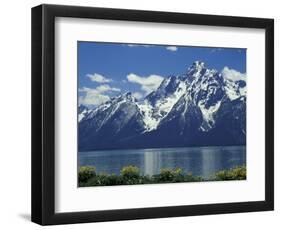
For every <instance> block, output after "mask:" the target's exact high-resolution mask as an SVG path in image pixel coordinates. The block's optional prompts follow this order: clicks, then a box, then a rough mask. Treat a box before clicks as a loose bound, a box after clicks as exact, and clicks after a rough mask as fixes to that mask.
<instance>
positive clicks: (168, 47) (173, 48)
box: [166, 46, 178, 52]
mask: <svg viewBox="0 0 281 230" xmlns="http://www.w3.org/2000/svg"><path fill="white" fill-rule="evenodd" d="M166 49H167V50H169V51H172V52H175V51H177V50H178V47H176V46H167V47H166Z"/></svg>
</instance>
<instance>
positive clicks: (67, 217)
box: [31, 5, 274, 225]
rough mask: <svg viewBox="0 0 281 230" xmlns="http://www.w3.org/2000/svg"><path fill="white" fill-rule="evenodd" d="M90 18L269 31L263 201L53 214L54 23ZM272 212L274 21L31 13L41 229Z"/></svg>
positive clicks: (35, 184)
mask: <svg viewBox="0 0 281 230" xmlns="http://www.w3.org/2000/svg"><path fill="white" fill-rule="evenodd" d="M56 17H71V18H89V19H108V20H124V21H138V22H155V23H173V24H192V25H210V26H227V27H241V28H261V29H265V36H266V38H265V43H266V44H265V47H266V50H265V76H266V77H265V92H266V98H265V101H266V105H265V119H266V120H265V123H266V129H265V132H266V133H265V143H266V147H265V200H264V201H254V202H253V201H251V202H239V203H220V204H204V205H188V206H186V205H185V206H184V205H183V206H172V207H156V208H137V209H121V210H107V211H87V212H72V213H55V151H54V150H55V46H54V41H55V40H54V37H55V30H54V28H55V18H56ZM273 209H274V20H273V19H263V18H247V17H230V16H214V15H201V14H185V13H171V12H153V11H139V10H124V9H110V8H93V7H77V6H61V5H40V6H36V7H34V8H32V210H31V213H32V221H33V222H35V223H38V224H41V225H53V224H71V223H84V222H99V221H116V220H130V219H143V218H162V217H178V216H194V215H205V214H221V213H237V212H252V211H267V210H273Z"/></svg>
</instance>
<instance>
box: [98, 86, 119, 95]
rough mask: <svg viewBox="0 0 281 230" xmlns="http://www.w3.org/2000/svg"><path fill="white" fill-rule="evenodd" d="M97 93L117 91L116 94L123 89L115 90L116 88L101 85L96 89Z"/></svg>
mask: <svg viewBox="0 0 281 230" xmlns="http://www.w3.org/2000/svg"><path fill="white" fill-rule="evenodd" d="M96 90H97V91H99V92H101V93H102V92H106V91H115V92H120V91H121V89H119V88H114V87H110V86H109V85H100V86H98V87H97V88H96Z"/></svg>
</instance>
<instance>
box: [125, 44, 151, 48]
mask: <svg viewBox="0 0 281 230" xmlns="http://www.w3.org/2000/svg"><path fill="white" fill-rule="evenodd" d="M126 45H127V46H129V47H145V48H148V47H151V46H153V45H146V44H126Z"/></svg>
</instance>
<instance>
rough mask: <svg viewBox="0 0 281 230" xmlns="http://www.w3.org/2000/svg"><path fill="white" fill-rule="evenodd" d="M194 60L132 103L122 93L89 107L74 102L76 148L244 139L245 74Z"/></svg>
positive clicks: (218, 142)
mask: <svg viewBox="0 0 281 230" xmlns="http://www.w3.org/2000/svg"><path fill="white" fill-rule="evenodd" d="M238 73H239V72H237V71H235V70H230V69H228V68H227V67H225V68H224V70H223V71H222V72H218V71H217V70H214V69H208V68H206V66H205V64H204V63H203V62H200V61H196V62H194V63H193V64H192V66H190V67H189V68H188V69H187V72H186V73H185V74H183V75H179V76H169V77H167V78H165V79H164V80H163V81H162V83H161V84H160V86H159V87H158V88H157V90H155V91H153V92H151V93H150V94H149V95H147V96H146V97H145V98H144V99H143V100H141V101H137V99H136V98H134V96H133V95H132V94H131V93H126V94H123V95H120V96H118V97H114V98H111V99H110V100H109V101H107V102H105V103H104V104H102V105H100V106H98V107H97V108H95V109H92V110H91V109H88V108H87V107H85V106H80V107H79V109H78V113H79V114H78V120H79V150H80V151H83V150H94V149H110V148H151V147H178V146H196V145H242V144H245V142H246V76H244V75H241V74H240V73H239V74H238Z"/></svg>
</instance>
